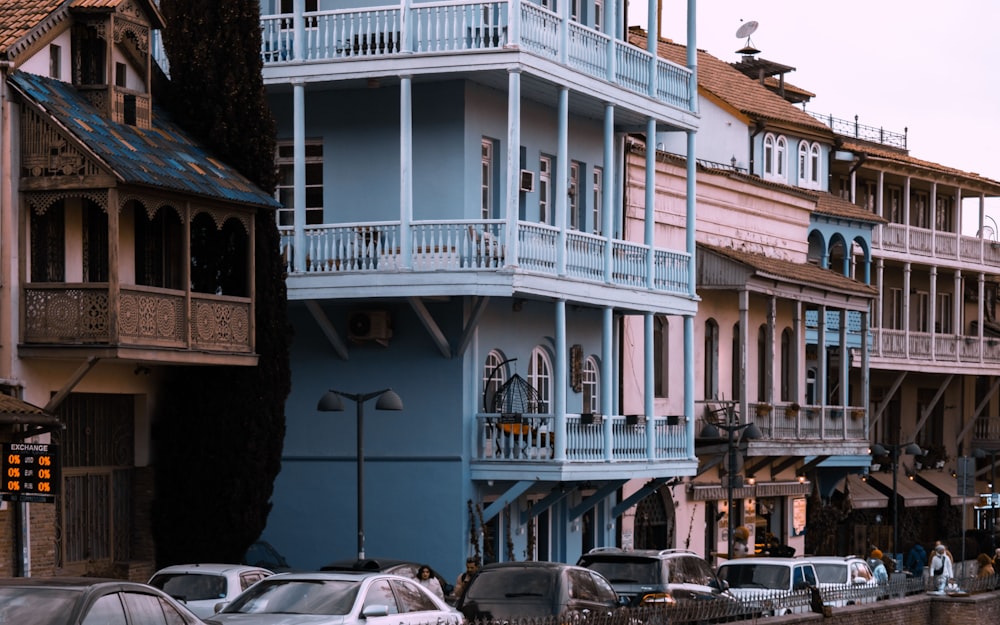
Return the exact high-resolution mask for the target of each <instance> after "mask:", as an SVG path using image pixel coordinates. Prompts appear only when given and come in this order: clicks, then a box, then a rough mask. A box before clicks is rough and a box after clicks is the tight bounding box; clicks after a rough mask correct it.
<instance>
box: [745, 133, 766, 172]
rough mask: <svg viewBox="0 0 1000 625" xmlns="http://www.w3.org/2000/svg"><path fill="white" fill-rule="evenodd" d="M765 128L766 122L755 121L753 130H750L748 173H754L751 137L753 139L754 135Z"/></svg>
mask: <svg viewBox="0 0 1000 625" xmlns="http://www.w3.org/2000/svg"><path fill="white" fill-rule="evenodd" d="M765 128H767V122H757V123H755V124H754V125H753V131H751V132H750V163H749V165H750V167H749V173H750V175H753V173H754V160H755V157H754V149H753V139H754V137H756V136H757V135H759V134H760V133H762V132H764V129H765Z"/></svg>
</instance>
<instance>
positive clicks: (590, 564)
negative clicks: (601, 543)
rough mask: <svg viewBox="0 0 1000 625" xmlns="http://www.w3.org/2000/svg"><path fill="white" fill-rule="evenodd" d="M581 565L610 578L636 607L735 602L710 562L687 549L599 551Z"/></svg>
mask: <svg viewBox="0 0 1000 625" xmlns="http://www.w3.org/2000/svg"><path fill="white" fill-rule="evenodd" d="M577 564H578V565H579V566H584V567H587V568H588V569H591V570H592V571H597V572H598V573H600V574H601V575H603V576H604V577H606V578H607V579H608V581H610V582H611V586H612V587H614V589H615V591H616V592H617V593H618V595H619V596H622V597H626V598H627V599H628V601H629V604H630V605H633V606H638V605H641V604H644V603H675V602H677V601H689V600H714V599H722V598H724V599H731V596H730V595H729V593H728V592H725V591H724V587H725V584H723V583H722V582H720V581H719V578H718V577H717V576H716V574H715V572H713V571H712V567H711V566H710V565H709V564H708V562H706V561H705V559H704V558H702V557H701V556H699V555H698V554H697V553H695V552H693V551H688V550H685V549H662V550H652V549H649V550H647V549H636V550H633V551H626V550H624V549H619V548H616V547H597V548H595V549H591V550H590V551H589V552H587V553H586V554H584V555H583V556H581V557H580V559H579V561H577Z"/></svg>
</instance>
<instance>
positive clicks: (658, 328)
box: [653, 315, 670, 397]
mask: <svg viewBox="0 0 1000 625" xmlns="http://www.w3.org/2000/svg"><path fill="white" fill-rule="evenodd" d="M669 376H670V322H669V321H667V318H666V317H663V316H661V315H658V316H656V317H654V318H653V397H667V393H668V391H669V386H668V380H669Z"/></svg>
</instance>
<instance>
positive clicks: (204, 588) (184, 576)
mask: <svg viewBox="0 0 1000 625" xmlns="http://www.w3.org/2000/svg"><path fill="white" fill-rule="evenodd" d="M149 585H150V586H155V587H157V588H159V589H160V590H162V591H163V592H165V593H167V594H168V595H170V596H171V597H174V598H175V599H181V600H183V601H205V600H208V599H225V598H226V578H225V577H223V576H221V575H205V574H202V573H160V574H159V575H156V576H154V577H153V579H151V580H149Z"/></svg>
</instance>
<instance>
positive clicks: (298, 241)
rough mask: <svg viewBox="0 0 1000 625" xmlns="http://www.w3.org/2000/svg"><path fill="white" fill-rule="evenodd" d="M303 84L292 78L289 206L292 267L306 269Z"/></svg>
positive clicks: (304, 98)
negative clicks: (292, 242)
mask: <svg viewBox="0 0 1000 625" xmlns="http://www.w3.org/2000/svg"><path fill="white" fill-rule="evenodd" d="M305 91H306V87H305V84H304V83H303V82H302V81H301V80H295V81H293V82H292V142H293V145H292V204H293V205H294V206H293V208H292V215H293V220H294V222H295V225H294V229H293V234H292V237H293V240H294V241H295V245H294V250H295V271H297V272H306V271H308V270H309V268H308V267H306V256H307V254H306V234H305V227H306V94H305Z"/></svg>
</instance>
